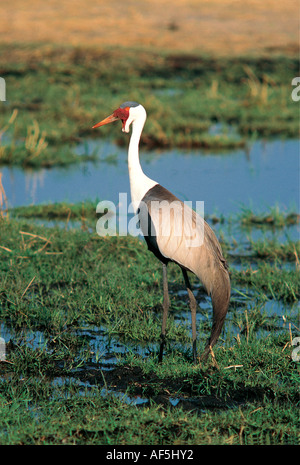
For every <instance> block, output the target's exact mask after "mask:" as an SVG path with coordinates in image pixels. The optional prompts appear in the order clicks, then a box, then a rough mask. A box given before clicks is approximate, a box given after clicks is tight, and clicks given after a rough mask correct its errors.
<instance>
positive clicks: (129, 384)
mask: <svg viewBox="0 0 300 465" xmlns="http://www.w3.org/2000/svg"><path fill="white" fill-rule="evenodd" d="M60 207H62V208H61V209H60ZM42 210H43V211H44V212H45V211H47V214H49V217H50V216H51V208H50V206H48V207H47V209H46V206H44V207H43V208H42ZM52 211H53V212H56V218H58V219H60V218H62V217H63V215H69V212H70V211H71V212H72V214H74V218H76V219H82V217H83V213H82V212H83V211H84V212H85V213H84V215H86V216H84V218H86V217H88V216H89V213H88V212H90V214H92V202H87V203H86V204H80V205H79V204H78V205H73V206H72V207H70V206H68V205H66V204H60V205H58V204H54V205H53V206H52ZM61 211H62V212H63V215H62V216H61V215H60V212H61ZM22 212H23V213H25V212H26V209H22ZM35 212H36V213H37V216H39V213H40V210H39V209H36V210H35ZM11 213H12V212H11ZM32 214H33V211H31V215H32ZM12 216H13V215H12V214H10V218H9V219H2V220H1V223H0V254H1V262H0V276H1V281H0V282H1V285H0V319H1V321H2V326H1V327H0V329H1V336H2V337H4V338H5V340H6V341H7V347H6V351H7V353H6V362H1V363H0V409H1V428H0V443H1V444H166V445H167V444H297V443H298V440H299V438H298V413H297V406H298V405H299V401H300V399H299V390H298V386H299V366H298V365H299V364H298V363H297V362H295V361H293V359H292V358H291V353H292V350H293V347H292V345H291V342H292V338H293V337H295V336H296V335H297V327H298V326H299V325H298V317H299V315H298V314H297V311H296V312H295V308H296V307H295V306H294V305H297V303H295V304H294V302H296V301H298V300H299V295H300V287H299V273H298V272H297V264H298V261H297V259H296V257H295V256H294V257H293V255H292V254H287V256H286V254H284V256H283V255H282V253H278V256H277V257H276V266H272V261H273V260H274V254H275V250H276V247H277V246H276V245H275V246H272V243H269V245H268V246H267V245H266V244H264V245H263V242H264V241H258V242H257V244H256V245H255V244H254V242H253V241H252V243H251V242H250V243H251V248H250V251H251V253H250V254H248V255H247V256H245V257H242V258H241V257H240V260H242V266H241V267H237V268H236V267H235V261H236V255H232V256H231V251H232V250H234V245H232V244H230V242H226V244H227V249H225V250H227V251H226V254H227V258H228V261H229V265H230V273H231V280H232V301H231V307H230V312H229V315H228V319H227V322H226V329H225V332H224V334H223V336H222V338H221V340H220V342H219V343H218V345H217V346H216V347H215V349H214V353H215V359H216V362H217V366H215V363H213V361H212V360H211V361H210V362H209V363H208V364H206V365H201V366H200V365H198V366H194V365H193V364H192V353H191V334H190V322H189V319H187V321H185V320H182V319H179V320H178V319H177V314H178V312H180V311H182V310H183V308H185V310H186V311H187V312H188V310H187V309H188V306H187V301H186V298H183V297H181V296H180V294H178V291H179V290H180V289H183V288H184V286H183V282H182V277H181V274H180V270H179V269H178V267H176V266H172V265H170V267H169V268H170V269H169V277H170V291H171V309H172V311H171V314H170V317H169V321H168V326H167V330H168V345H167V348H166V355H165V359H164V361H163V363H162V364H161V365H159V364H158V363H157V351H158V342H159V334H160V325H161V309H162V292H161V270H160V265H159V263H158V261H157V260H156V259H155V258H154V257H153V256H152V255H151V254H150V253H148V252H147V249H146V246H145V244H144V243H143V242H141V241H139V240H138V239H137V238H133V237H130V236H129V237H118V236H117V237H99V236H97V235H96V233H93V232H89V231H88V230H87V229H86V228H83V229H82V228H80V227H79V228H77V229H70V230H68V231H66V229H65V228H59V227H55V226H54V227H45V226H41V225H37V224H35V223H34V222H33V221H32V220H31V221H30V222H29V220H28V219H27V220H24V219H21V218H19V219H13V218H12ZM266 216H267V215H266ZM286 227H287V228H289V227H291V226H286ZM250 243H249V244H250ZM224 244H225V243H224ZM226 244H225V245H226ZM288 246H289V247H291V248H293V247H295V248H298V246H299V245H298V244H297V243H293V242H290V244H289V245H288V244H286V247H288ZM268 248H269V249H272V250H273V252H274V253H273V254H271V255H270V254H269V253H266V252H264V254H263V257H264V259H263V260H262V259H261V258H259V257H258V256H257V250H260V249H263V250H264V251H266V250H268ZM279 250H282V249H281V248H280V247H279ZM298 251H299V248H298ZM253 260H254V262H255V260H256V262H255V263H256V265H255V266H254V265H253V263H254V262H253ZM266 260H268V261H267V262H265V261H266ZM287 260H291V268H290V269H286V268H285V267H284V266H285V265H284V264H285V263H286V261H287ZM192 279H193V281H195V279H194V278H192ZM198 299H199V300H200V307H202V310H200V309H199V312H200V320H199V321H198V325H197V326H198V328H197V329H198V349H199V350H201V348H203V346H204V343H205V340H206V337H207V335H208V334H209V328H210V323H211V310H206V309H207V308H210V306H209V305H208V306H207V305H204V307H203V304H202V303H203V302H206V298H205V296H204V294H203V293H202V291H198ZM272 301H273V302H275V303H276V302H277V303H278V304H280V302H285V304H284V307H283V310H282V311H283V314H282V315H280V314H271V315H270V314H268V313H267V312H266V311H265V310H264V302H267V303H268V302H272ZM207 302H209V299H208V300H207ZM261 332H263V334H264V335H265V337H261V336H260V334H261ZM108 367H110V368H111V369H110V370H107V368H108ZM114 392H115V393H117V395H116V394H114ZM139 399H141V401H143V402H144V403H138V401H139Z"/></svg>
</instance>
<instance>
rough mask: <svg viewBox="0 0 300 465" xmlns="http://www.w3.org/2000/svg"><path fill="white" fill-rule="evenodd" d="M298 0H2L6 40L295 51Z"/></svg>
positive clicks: (239, 51) (224, 50) (0, 9)
mask: <svg viewBox="0 0 300 465" xmlns="http://www.w3.org/2000/svg"><path fill="white" fill-rule="evenodd" d="M298 13H299V5H298V2H297V1H296V0H286V1H285V2H278V1H276V0H264V1H261V0H245V1H243V2H239V1H236V0H201V1H200V0H165V1H163V2H162V1H161V0H143V1H140V2H137V1H135V0H126V2H120V1H119V0H110V2H107V1H103V0H97V1H96V2H90V1H87V0H72V1H71V0H65V1H58V0H48V1H47V2H42V1H40V0H28V1H26V2H24V1H22V0H15V1H14V2H11V1H9V0H2V1H1V4H0V17H1V19H2V21H1V34H0V41H1V42H5V43H12V42H20V43H24V42H25V43H26V42H28V43H32V42H51V43H58V44H71V45H77V46H78V45H93V46H94V45H97V46H99V45H102V46H116V45H117V46H124V47H128V46H129V47H132V46H138V47H149V48H152V49H158V48H165V49H170V50H178V51H179V50H180V51H191V50H194V51H198V52H199V51H201V52H204V53H213V54H216V55H220V54H222V55H223V54H230V55H232V54H244V53H260V54H261V53H267V54H270V53H272V52H281V53H284V54H291V53H293V54H295V53H297V47H298V45H297V43H298V29H299V19H298V16H299V14H298Z"/></svg>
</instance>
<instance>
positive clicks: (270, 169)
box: [1, 140, 299, 215]
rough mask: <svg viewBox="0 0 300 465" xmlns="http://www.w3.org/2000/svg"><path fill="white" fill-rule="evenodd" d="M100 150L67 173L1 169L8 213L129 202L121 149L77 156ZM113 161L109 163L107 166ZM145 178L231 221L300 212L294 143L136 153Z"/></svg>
mask: <svg viewBox="0 0 300 465" xmlns="http://www.w3.org/2000/svg"><path fill="white" fill-rule="evenodd" d="M97 147H98V150H99V161H98V162H95V163H93V162H87V163H81V164H79V165H72V166H70V167H68V168H65V167H64V168H61V167H60V168H52V169H41V170H38V171H36V170H34V171H33V170H22V169H20V168H17V167H12V168H9V167H3V168H2V170H1V171H2V174H3V176H2V182H3V186H4V189H5V192H6V196H7V199H8V203H9V206H10V207H13V206H20V205H30V204H37V203H49V202H50V203H51V202H58V201H69V202H78V201H81V200H85V199H96V198H98V199H101V200H110V201H112V202H114V203H115V204H117V203H118V197H119V193H120V192H124V193H127V194H128V198H130V189H129V180H128V170H127V149H126V148H120V147H117V146H116V145H114V144H112V143H110V142H107V141H105V142H103V141H102V140H98V141H95V140H90V141H85V143H84V144H82V145H80V146H79V147H78V153H79V154H80V153H81V152H83V151H84V152H86V151H87V150H88V152H89V153H90V152H91V153H92V152H93V151H95V150H96V148H97ZM111 158H113V159H114V163H110V162H109V160H110V159H111ZM141 163H142V166H143V169H144V171H145V173H146V174H147V175H148V176H150V177H151V178H152V179H155V180H156V181H158V182H159V183H160V184H162V185H163V186H165V187H166V188H167V189H169V190H171V191H172V192H173V193H174V194H175V195H177V196H178V197H179V198H181V199H182V200H191V201H192V202H196V201H197V200H204V202H205V213H213V212H214V213H216V214H219V215H220V214H223V215H229V214H232V213H236V212H239V211H240V208H241V205H242V204H243V205H247V206H250V207H251V208H252V209H253V210H254V211H255V212H256V213H258V212H260V211H265V210H268V209H269V207H270V206H273V205H275V204H278V205H279V207H280V208H282V209H289V208H293V209H294V210H297V211H299V141H298V140H286V141H280V140H275V141H271V142H267V143H263V142H255V143H254V144H253V145H252V147H251V149H250V150H249V151H248V152H247V151H243V150H237V151H233V152H226V153H211V152H210V153H207V152H204V151H201V150H191V151H187V150H168V151H154V152H153V151H152V152H147V151H143V150H142V151H141Z"/></svg>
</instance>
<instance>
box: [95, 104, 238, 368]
mask: <svg viewBox="0 0 300 465" xmlns="http://www.w3.org/2000/svg"><path fill="white" fill-rule="evenodd" d="M146 118H147V114H146V110H145V108H144V107H143V106H142V105H141V104H139V103H137V102H132V101H128V102H124V103H122V104H121V105H120V107H119V108H117V109H116V110H115V111H114V112H113V113H112V114H111V115H110V116H108V117H107V118H105V119H104V120H102V121H100V122H99V123H97V124H95V125H94V126H93V128H98V127H100V126H103V125H105V124H109V123H112V122H114V121H117V120H121V122H122V131H123V132H125V133H129V131H130V125H131V124H132V133H131V137H130V142H129V148H128V171H129V181H130V192H131V199H132V204H133V208H134V211H135V212H136V213H137V215H138V218H139V220H140V228H141V230H142V233H143V235H144V238H145V240H146V243H147V245H148V249H149V250H150V251H151V252H152V253H153V254H154V255H155V256H156V257H157V258H158V259H159V260H160V261H161V263H162V275H163V315H162V327H161V339H160V341H161V342H160V352H159V361H160V362H161V361H162V359H163V351H164V346H165V343H166V324H167V316H168V311H169V307H170V300H169V292H168V279H167V265H168V263H169V262H175V263H176V264H178V265H179V266H180V268H181V270H182V274H183V278H184V282H185V286H186V288H187V293H188V298H189V306H190V310H191V319H192V353H193V360H194V362H196V361H197V350H196V310H197V301H196V299H195V296H194V293H193V291H192V287H191V284H190V280H189V277H188V272H192V273H194V274H195V275H196V276H197V277H198V278H199V280H200V281H201V283H202V285H203V287H204V288H205V290H206V292H207V294H208V295H210V296H211V301H212V306H213V321H212V328H211V334H210V337H209V339H208V341H207V343H206V346H205V349H204V352H203V353H202V355H201V358H200V360H206V359H207V357H208V355H209V354H210V353H212V354H213V352H212V347H213V346H214V344H215V343H216V342H217V340H218V338H219V335H220V333H221V330H222V327H223V324H224V320H225V317H226V314H227V310H228V306H229V301H230V279H229V273H228V267H227V263H226V261H225V259H224V257H223V254H222V249H221V246H220V244H219V241H218V239H217V237H216V236H215V233H214V232H213V230H212V229H211V227H210V226H209V225H208V224H207V222H206V221H205V220H204V219H203V218H202V217H201V216H200V215H198V214H197V213H196V212H195V211H194V210H192V209H191V208H190V207H189V206H186V205H185V204H184V202H182V201H181V200H179V199H178V198H177V197H176V196H175V195H173V194H172V193H171V192H170V191H168V190H167V189H165V188H164V187H163V186H161V185H160V184H159V183H157V182H156V181H153V180H152V179H150V178H149V177H148V176H146V174H145V173H144V172H143V170H142V167H141V164H140V159H139V142H140V138H141V134H142V130H143V127H144V124H145V122H146Z"/></svg>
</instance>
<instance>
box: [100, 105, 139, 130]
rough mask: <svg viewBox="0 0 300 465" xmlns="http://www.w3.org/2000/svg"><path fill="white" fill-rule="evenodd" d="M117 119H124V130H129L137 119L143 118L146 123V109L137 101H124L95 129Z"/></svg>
mask: <svg viewBox="0 0 300 465" xmlns="http://www.w3.org/2000/svg"><path fill="white" fill-rule="evenodd" d="M117 120H121V121H122V131H123V132H129V128H130V125H131V123H134V122H135V121H136V120H141V121H142V123H143V124H144V122H145V120H146V110H145V108H144V107H143V106H142V105H140V104H139V103H137V102H124V103H122V105H120V106H119V108H117V109H116V110H115V111H114V112H113V113H112V114H111V115H110V116H108V117H107V118H105V119H103V120H102V121H100V123H97V124H95V125H94V126H93V129H94V128H98V127H100V126H104V124H109V123H113V122H114V121H117Z"/></svg>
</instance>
